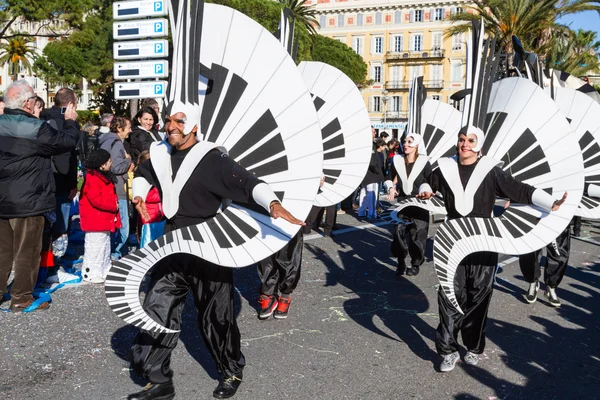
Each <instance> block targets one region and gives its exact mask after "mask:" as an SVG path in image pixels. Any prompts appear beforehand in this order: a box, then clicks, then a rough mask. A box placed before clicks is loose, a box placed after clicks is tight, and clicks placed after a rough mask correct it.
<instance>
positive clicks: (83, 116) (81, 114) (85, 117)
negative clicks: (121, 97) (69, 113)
mask: <svg viewBox="0 0 600 400" xmlns="http://www.w3.org/2000/svg"><path fill="white" fill-rule="evenodd" d="M77 122H79V123H80V124H81V125H83V124H85V123H86V122H94V123H98V122H99V116H98V113H96V112H94V111H90V110H77Z"/></svg>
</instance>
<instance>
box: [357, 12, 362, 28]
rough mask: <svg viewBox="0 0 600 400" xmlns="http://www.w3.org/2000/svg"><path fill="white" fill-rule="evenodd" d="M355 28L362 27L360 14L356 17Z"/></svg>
mask: <svg viewBox="0 0 600 400" xmlns="http://www.w3.org/2000/svg"><path fill="white" fill-rule="evenodd" d="M356 26H363V15H362V14H357V15H356Z"/></svg>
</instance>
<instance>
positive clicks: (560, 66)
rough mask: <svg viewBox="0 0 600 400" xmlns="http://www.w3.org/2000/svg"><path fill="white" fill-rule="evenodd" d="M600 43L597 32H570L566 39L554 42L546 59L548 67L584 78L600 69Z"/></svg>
mask: <svg viewBox="0 0 600 400" xmlns="http://www.w3.org/2000/svg"><path fill="white" fill-rule="evenodd" d="M599 51H600V42H599V41H597V40H596V32H594V31H584V30H583V29H580V30H578V31H577V32H574V31H569V32H568V33H567V34H566V35H565V36H564V37H562V38H556V39H555V40H554V41H553V44H552V46H551V47H550V50H549V51H548V54H547V57H546V67H547V68H553V69H557V70H560V71H563V72H567V73H569V74H571V75H575V76H582V75H586V74H587V73H588V72H596V71H598V70H599V69H600V62H599V60H598V52H599Z"/></svg>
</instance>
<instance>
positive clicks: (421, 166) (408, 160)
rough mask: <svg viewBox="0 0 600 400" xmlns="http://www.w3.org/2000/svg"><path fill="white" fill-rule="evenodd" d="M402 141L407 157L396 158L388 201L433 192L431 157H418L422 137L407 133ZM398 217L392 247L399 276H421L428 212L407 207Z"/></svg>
mask: <svg viewBox="0 0 600 400" xmlns="http://www.w3.org/2000/svg"><path fill="white" fill-rule="evenodd" d="M402 142H403V146H404V155H397V156H395V157H394V163H393V164H392V170H391V174H392V176H393V186H392V187H390V189H389V194H388V201H393V200H394V199H395V198H397V199H398V200H399V201H400V200H404V199H405V198H407V197H409V196H415V195H417V194H418V193H419V192H424V191H426V192H431V188H430V187H429V185H428V184H427V179H429V177H430V175H431V172H432V170H431V164H430V163H429V157H427V156H424V155H419V146H420V145H421V142H422V137H421V135H418V134H408V135H406V136H405V137H404V138H403V141H402ZM388 182H389V181H388ZM388 182H386V183H388ZM399 217H400V218H401V219H402V221H403V223H399V224H397V225H396V227H395V229H394V234H393V241H392V246H391V250H392V254H393V255H394V256H395V257H398V268H397V269H396V275H404V273H405V272H406V275H408V276H415V275H418V274H419V268H420V266H421V265H422V264H423V263H424V262H425V246H426V242H427V232H428V230H429V218H430V217H429V211H427V210H424V209H422V208H418V207H407V208H405V209H404V210H402V213H401V215H399ZM406 241H407V242H408V248H407V246H406V244H405V242H406ZM407 255H410V265H411V267H410V268H409V269H408V271H407V270H406V261H405V258H406V256H407Z"/></svg>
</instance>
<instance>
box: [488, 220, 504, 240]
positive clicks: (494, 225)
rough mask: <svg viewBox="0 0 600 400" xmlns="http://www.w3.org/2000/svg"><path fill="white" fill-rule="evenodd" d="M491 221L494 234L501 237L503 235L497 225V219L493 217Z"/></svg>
mask: <svg viewBox="0 0 600 400" xmlns="http://www.w3.org/2000/svg"><path fill="white" fill-rule="evenodd" d="M489 221H490V225H491V226H492V230H493V231H494V236H495V237H498V238H501V237H502V235H501V234H500V230H499V229H498V226H496V221H495V220H492V219H490V220H489Z"/></svg>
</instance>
